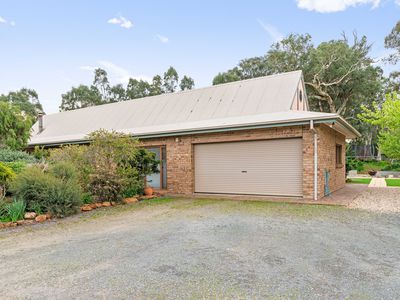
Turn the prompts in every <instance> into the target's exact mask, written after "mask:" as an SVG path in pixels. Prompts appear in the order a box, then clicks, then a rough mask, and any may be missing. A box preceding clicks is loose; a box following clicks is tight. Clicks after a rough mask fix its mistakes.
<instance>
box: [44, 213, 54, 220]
mask: <svg viewBox="0 0 400 300" xmlns="http://www.w3.org/2000/svg"><path fill="white" fill-rule="evenodd" d="M52 217H53V216H52V215H51V213H49V212H48V213H46V219H47V220H50V219H51V218H52Z"/></svg>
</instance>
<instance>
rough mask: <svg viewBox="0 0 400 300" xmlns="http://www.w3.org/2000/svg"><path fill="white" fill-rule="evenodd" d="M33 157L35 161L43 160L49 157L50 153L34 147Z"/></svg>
mask: <svg viewBox="0 0 400 300" xmlns="http://www.w3.org/2000/svg"><path fill="white" fill-rule="evenodd" d="M32 154H33V157H35V158H36V159H37V160H44V159H45V158H47V157H49V155H50V153H49V150H48V149H45V148H44V147H43V146H42V147H40V146H35V148H34V149H33V153H32Z"/></svg>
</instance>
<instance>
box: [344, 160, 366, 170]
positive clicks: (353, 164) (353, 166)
mask: <svg viewBox="0 0 400 300" xmlns="http://www.w3.org/2000/svg"><path fill="white" fill-rule="evenodd" d="M351 170H357V171H358V172H361V171H362V170H363V163H362V161H361V160H358V159H356V158H353V157H346V173H348V172H349V171H351Z"/></svg>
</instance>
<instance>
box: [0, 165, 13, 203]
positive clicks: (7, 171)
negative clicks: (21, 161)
mask: <svg viewBox="0 0 400 300" xmlns="http://www.w3.org/2000/svg"><path fill="white" fill-rule="evenodd" d="M14 178H15V173H14V171H13V170H12V169H11V168H9V167H8V166H6V165H5V164H4V163H2V162H0V200H2V199H3V198H4V197H5V195H6V192H7V188H8V185H9V183H10V181H11V180H13V179H14Z"/></svg>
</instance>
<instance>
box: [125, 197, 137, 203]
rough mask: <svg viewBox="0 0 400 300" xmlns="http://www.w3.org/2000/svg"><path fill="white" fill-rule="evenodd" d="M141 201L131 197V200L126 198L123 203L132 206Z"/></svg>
mask: <svg viewBox="0 0 400 300" xmlns="http://www.w3.org/2000/svg"><path fill="white" fill-rule="evenodd" d="M138 201H139V200H138V199H137V198H135V197H130V198H125V199H123V200H122V202H123V203H125V204H131V203H135V202H138Z"/></svg>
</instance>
